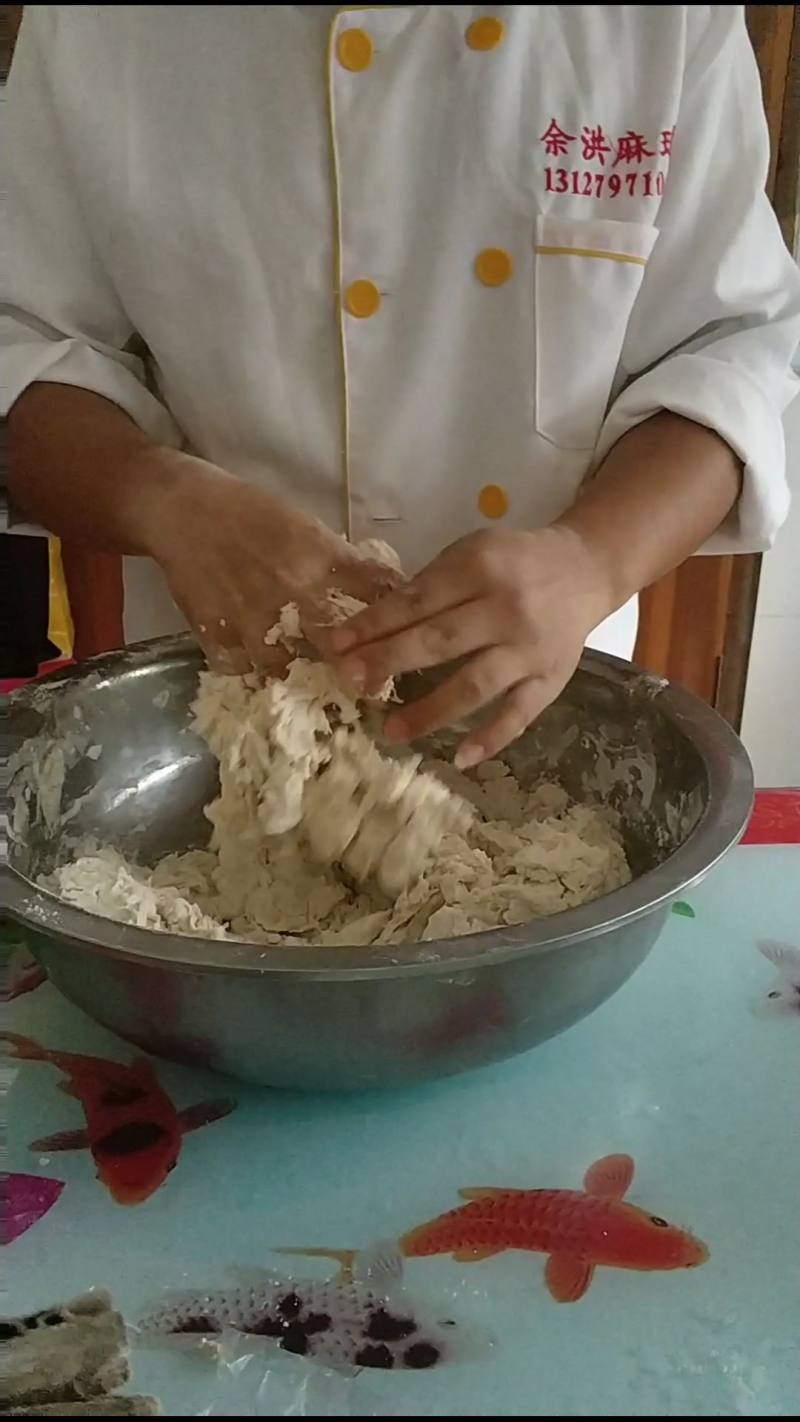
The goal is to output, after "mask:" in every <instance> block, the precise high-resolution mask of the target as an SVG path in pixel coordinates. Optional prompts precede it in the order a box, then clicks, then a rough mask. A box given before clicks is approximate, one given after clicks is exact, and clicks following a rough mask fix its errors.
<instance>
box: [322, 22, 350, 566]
mask: <svg viewBox="0 0 800 1422" xmlns="http://www.w3.org/2000/svg"><path fill="white" fill-rule="evenodd" d="M341 13H342V11H341V10H337V12H336V14H335V15H334V17H333V19H332V20H331V25H330V30H329V32H328V53H327V57H326V61H325V83H326V88H327V94H328V105H327V111H328V138H329V141H330V146H331V189H332V197H333V214H334V225H333V290H334V297H335V300H336V323H337V326H338V330H339V353H340V357H341V363H342V406H341V414H342V449H341V480H342V524H343V525H344V534H345V537H346V538H349V539H352V536H353V515H352V509H351V507H350V388H349V384H348V379H347V342H346V340H345V331H344V308H343V306H342V204H341V182H340V173H339V152H338V149H337V147H336V128H335V126H334V118H333V62H334V43H335V39H336V24H337V21H338V20H339V17H340V15H341Z"/></svg>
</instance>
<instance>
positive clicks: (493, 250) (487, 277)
mask: <svg viewBox="0 0 800 1422" xmlns="http://www.w3.org/2000/svg"><path fill="white" fill-rule="evenodd" d="M513 271H514V262H513V259H512V256H511V253H510V252H504V251H503V248H502V247H484V249H483V251H482V252H479V253H478V255H477V257H476V258H475V275H476V277H477V278H478V281H482V282H483V284H484V286H502V285H503V282H504V281H508V279H509V277H510V276H511V275H512V274H513Z"/></svg>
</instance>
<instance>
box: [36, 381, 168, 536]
mask: <svg viewBox="0 0 800 1422" xmlns="http://www.w3.org/2000/svg"><path fill="white" fill-rule="evenodd" d="M8 423H9V435H10V454H11V470H10V492H11V495H12V498H13V499H14V501H15V503H17V504H18V505H19V507H20V508H21V509H22V510H23V511H24V512H25V513H26V514H27V515H28V516H29V517H30V518H32V519H35V520H36V521H37V522H38V523H40V524H42V525H43V526H44V527H45V528H47V529H49V530H51V531H52V532H53V533H55V534H58V535H59V536H61V537H63V538H66V539H70V540H72V541H73V542H75V543H79V544H82V545H84V546H85V547H89V548H95V549H97V550H99V551H104V552H111V553H133V554H136V553H142V554H146V553H151V552H152V546H151V543H152V537H151V535H152V531H153V529H154V528H155V527H156V526H157V524H158V505H159V502H161V501H163V500H164V498H165V497H167V496H168V495H169V494H170V493H171V492H173V491H174V490H175V488H176V487H177V485H178V484H179V482H180V480H181V478H182V473H183V466H184V464H185V463H186V457H185V456H184V455H182V454H180V453H179V452H178V451H175V450H171V449H167V448H166V447H164V446H161V445H158V444H155V443H154V442H153V441H152V440H151V439H149V438H148V436H147V435H145V434H143V433H142V431H141V430H140V429H139V427H138V426H137V425H135V424H134V422H133V421H132V420H131V419H129V417H128V416H127V415H126V414H125V413H124V412H123V411H122V410H121V409H120V408H119V407H118V406H117V405H113V404H112V403H111V402H110V401H109V400H105V399H103V397H102V396H100V395H95V394H93V393H92V392H91V391H88V390H81V389H78V388H77V387H75V386H71V385H56V384H38V385H33V386H31V388H30V389H29V390H27V391H26V392H25V394H24V395H22V396H21V397H20V399H19V400H18V401H17V403H16V405H15V406H14V408H13V410H12V412H11V414H10V416H9V422H8Z"/></svg>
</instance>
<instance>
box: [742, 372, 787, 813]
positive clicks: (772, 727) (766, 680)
mask: <svg viewBox="0 0 800 1422" xmlns="http://www.w3.org/2000/svg"><path fill="white" fill-rule="evenodd" d="M784 423H785V429H786V454H787V464H788V469H789V482H790V484H791V485H792V492H793V495H794V503H793V505H792V511H791V513H790V515H789V521H788V523H787V524H786V526H785V527H784V529H783V530H782V532H781V534H780V536H779V538H778V541H777V543H776V545H775V547H774V548H773V549H772V551H771V552H770V553H768V554H767V555H766V556H765V558H764V562H763V566H762V572H761V582H760V585H759V590H758V604H757V607H756V621H755V628H754V630H753V645H752V649H751V653H750V669H749V672H748V677H747V694H746V697H745V706H744V718H743V723H742V737H743V740H744V742H745V745H746V746H747V749H748V750H749V752H750V755H751V756H752V758H753V765H754V767H755V773H756V782H757V783H758V784H759V785H762V786H770V785H800V398H798V399H797V400H795V402H794V404H793V405H791V406H790V407H789V409H788V411H787V413H786V418H785V422H784Z"/></svg>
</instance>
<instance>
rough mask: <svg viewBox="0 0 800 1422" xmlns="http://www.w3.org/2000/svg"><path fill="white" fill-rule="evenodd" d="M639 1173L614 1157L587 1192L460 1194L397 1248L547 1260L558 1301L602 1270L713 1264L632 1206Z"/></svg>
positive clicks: (472, 1259) (696, 1244)
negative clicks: (511, 1253)
mask: <svg viewBox="0 0 800 1422" xmlns="http://www.w3.org/2000/svg"><path fill="white" fill-rule="evenodd" d="M633 1174H634V1163H633V1161H632V1160H631V1158H630V1156H628V1155H608V1156H605V1157H604V1158H603V1159H602V1160H598V1161H597V1162H596V1163H595V1164H594V1165H592V1166H591V1167H590V1169H589V1170H588V1171H587V1172H586V1176H585V1179H584V1182H583V1183H584V1189H583V1190H506V1189H503V1188H495V1187H481V1188H478V1189H467V1190H460V1191H459V1194H460V1195H461V1197H462V1199H464V1200H465V1201H466V1203H465V1204H463V1205H461V1206H460V1207H458V1208H457V1209H454V1210H449V1211H448V1212H447V1213H446V1214H443V1215H439V1216H437V1218H436V1219H434V1220H430V1221H429V1222H428V1223H427V1224H423V1225H419V1226H417V1228H416V1229H412V1230H409V1232H408V1233H407V1234H404V1235H402V1236H401V1238H400V1240H399V1241H398V1244H397V1246H396V1248H397V1251H398V1253H399V1254H400V1255H402V1256H404V1257H405V1258H407V1259H421V1258H427V1257H429V1256H431V1255H434V1254H450V1255H452V1257H453V1258H454V1259H455V1260H457V1261H458V1263H460V1264H473V1263H477V1262H478V1261H479V1260H482V1259H491V1258H492V1257H493V1255H495V1254H502V1253H503V1252H504V1251H505V1250H507V1249H523V1250H532V1251H533V1252H535V1253H538V1254H546V1255H547V1264H546V1265H545V1282H546V1284H547V1287H548V1289H549V1291H550V1293H551V1295H552V1297H553V1298H554V1299H555V1300H556V1301H557V1302H558V1303H575V1302H577V1300H578V1299H580V1298H582V1297H583V1295H584V1294H585V1293H586V1290H587V1289H588V1288H589V1285H590V1284H591V1282H592V1278H593V1275H594V1271H595V1269H596V1268H597V1267H598V1266H601V1267H604V1268H610V1269H637V1270H656V1269H659V1270H660V1269H694V1268H697V1267H698V1266H699V1265H700V1264H705V1262H706V1260H707V1259H708V1249H707V1248H706V1246H705V1244H702V1243H701V1241H700V1240H699V1239H695V1237H694V1235H692V1234H690V1233H689V1232H688V1231H687V1230H683V1229H680V1228H679V1227H678V1226H677V1225H672V1224H669V1223H668V1221H667V1220H664V1219H661V1217H660V1216H659V1215H651V1214H649V1213H648V1212H647V1211H646V1210H642V1209H639V1207H638V1206H637V1205H630V1204H628V1203H627V1202H626V1200H625V1198H624V1197H625V1195H626V1193H627V1191H628V1189H629V1188H630V1185H631V1183H632V1181H633ZM282 1252H283V1251H282ZM286 1252H287V1253H291V1254H305V1255H322V1256H326V1257H329V1258H334V1259H338V1260H339V1261H340V1263H341V1264H342V1266H343V1267H344V1268H345V1269H346V1268H347V1265H348V1260H349V1259H350V1258H351V1257H353V1256H352V1254H351V1253H350V1252H348V1251H347V1250H328V1249H322V1250H319V1249H292V1250H287V1251H286Z"/></svg>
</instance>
